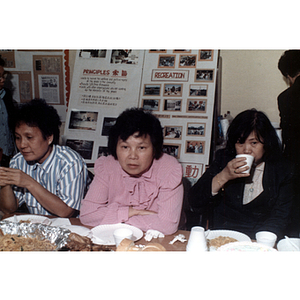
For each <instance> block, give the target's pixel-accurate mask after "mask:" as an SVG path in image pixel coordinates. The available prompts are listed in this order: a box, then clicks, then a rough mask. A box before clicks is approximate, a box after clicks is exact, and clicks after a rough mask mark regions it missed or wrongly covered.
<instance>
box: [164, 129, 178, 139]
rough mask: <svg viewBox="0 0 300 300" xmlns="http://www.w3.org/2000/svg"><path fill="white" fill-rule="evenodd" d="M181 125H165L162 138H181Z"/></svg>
mask: <svg viewBox="0 0 300 300" xmlns="http://www.w3.org/2000/svg"><path fill="white" fill-rule="evenodd" d="M181 137H182V126H165V127H164V139H171V140H181Z"/></svg>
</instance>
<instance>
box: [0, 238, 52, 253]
mask: <svg viewBox="0 0 300 300" xmlns="http://www.w3.org/2000/svg"><path fill="white" fill-rule="evenodd" d="M55 249H56V245H54V244H52V243H51V242H50V241H49V240H46V239H45V240H39V239H37V238H31V237H24V236H18V235H16V234H6V235H2V236H0V251H53V250H55Z"/></svg>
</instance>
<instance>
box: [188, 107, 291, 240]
mask: <svg viewBox="0 0 300 300" xmlns="http://www.w3.org/2000/svg"><path fill="white" fill-rule="evenodd" d="M237 154H249V155H252V156H253V157H254V163H253V166H252V168H251V171H250V173H249V174H245V173H242V172H243V171H245V170H246V169H249V167H246V166H245V165H246V162H245V158H235V156H236V155H237ZM292 179H293V173H291V168H290V165H289V163H288V162H287V161H286V160H285V159H284V158H283V157H282V151H281V145H280V141H279V138H278V135H277V133H276V130H275V129H274V128H273V126H272V124H271V122H270V121H269V119H268V117H267V116H266V115H265V114H264V113H263V112H260V111H257V110H256V109H251V110H246V111H243V112H241V113H239V114H238V115H237V116H236V117H235V118H234V119H233V121H232V123H231V125H230V126H229V128H228V132H227V144H226V148H225V149H221V150H219V151H218V152H217V153H216V158H215V160H214V161H213V162H212V164H211V165H210V167H209V168H208V169H207V170H206V172H205V173H204V174H203V175H202V177H200V179H199V180H198V181H197V182H196V183H195V185H194V186H192V187H191V189H190V192H189V198H188V199H189V203H190V205H191V207H192V209H193V210H198V211H199V213H200V214H205V213H206V212H207V211H212V218H211V220H209V228H210V229H228V230H235V231H239V232H243V233H244V234H247V235H248V236H249V237H250V238H252V239H255V233H256V232H258V231H262V230H264V231H271V232H273V233H275V234H276V235H277V237H278V238H280V237H282V236H283V235H284V234H285V229H286V227H287V225H288V222H289V217H290V212H291V204H292V199H293V193H292V189H291V187H292Z"/></svg>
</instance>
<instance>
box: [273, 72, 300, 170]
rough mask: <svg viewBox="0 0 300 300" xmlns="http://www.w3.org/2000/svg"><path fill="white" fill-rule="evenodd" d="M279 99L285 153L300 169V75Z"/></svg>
mask: <svg viewBox="0 0 300 300" xmlns="http://www.w3.org/2000/svg"><path fill="white" fill-rule="evenodd" d="M277 100H278V109H279V113H280V128H281V129H282V141H283V145H284V154H285V156H286V157H287V158H288V159H289V160H291V161H292V162H294V163H296V164H297V165H296V166H297V167H298V168H299V169H300V156H299V149H300V76H299V77H297V78H296V80H295V82H294V84H293V85H292V86H291V87H289V88H288V89H286V90H285V91H283V92H282V93H281V94H280V95H279V96H278V99H277Z"/></svg>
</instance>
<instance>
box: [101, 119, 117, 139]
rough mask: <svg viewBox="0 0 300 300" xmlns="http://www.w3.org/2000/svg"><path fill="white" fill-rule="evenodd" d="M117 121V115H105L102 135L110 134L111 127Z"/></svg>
mask: <svg viewBox="0 0 300 300" xmlns="http://www.w3.org/2000/svg"><path fill="white" fill-rule="evenodd" d="M116 121H117V118H116V117H114V118H113V117H104V118H103V124H102V132H101V135H103V136H108V135H109V130H110V128H111V127H112V126H113V125H115V123H116Z"/></svg>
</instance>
